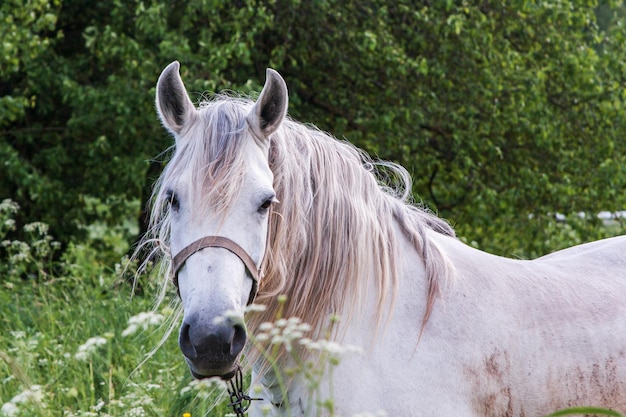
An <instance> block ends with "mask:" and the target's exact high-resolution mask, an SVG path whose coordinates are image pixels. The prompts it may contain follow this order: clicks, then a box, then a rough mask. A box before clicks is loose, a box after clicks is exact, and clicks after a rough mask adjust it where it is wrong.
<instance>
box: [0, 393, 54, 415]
mask: <svg viewBox="0 0 626 417" xmlns="http://www.w3.org/2000/svg"><path fill="white" fill-rule="evenodd" d="M43 399H44V392H43V391H42V389H41V385H32V386H31V387H30V388H27V389H25V390H24V391H22V392H20V393H19V394H17V395H16V396H15V397H13V398H11V400H10V401H9V402H6V403H4V404H3V405H2V408H0V414H1V415H3V416H7V417H13V416H17V415H18V414H19V412H20V408H19V406H18V404H25V403H38V404H40V405H41V406H44V404H43V403H42V401H43Z"/></svg>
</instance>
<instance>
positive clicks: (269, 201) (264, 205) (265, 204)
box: [258, 196, 278, 213]
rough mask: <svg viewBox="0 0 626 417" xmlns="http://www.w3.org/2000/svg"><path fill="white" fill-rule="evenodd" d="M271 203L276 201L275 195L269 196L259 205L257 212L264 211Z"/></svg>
mask: <svg viewBox="0 0 626 417" xmlns="http://www.w3.org/2000/svg"><path fill="white" fill-rule="evenodd" d="M272 203H278V200H277V199H276V196H272V197H271V198H268V199H267V200H265V201H264V202H263V204H261V205H260V206H259V210H258V211H259V213H265V212H266V211H267V210H268V209H269V208H270V207H271V206H272Z"/></svg>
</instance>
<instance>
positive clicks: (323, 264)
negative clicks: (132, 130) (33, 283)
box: [152, 64, 626, 417]
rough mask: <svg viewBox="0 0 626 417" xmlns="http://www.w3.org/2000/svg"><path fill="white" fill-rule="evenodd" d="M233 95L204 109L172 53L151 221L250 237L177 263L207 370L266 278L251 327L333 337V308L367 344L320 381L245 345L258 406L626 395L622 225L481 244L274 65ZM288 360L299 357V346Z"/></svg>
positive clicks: (188, 347) (341, 332)
mask: <svg viewBox="0 0 626 417" xmlns="http://www.w3.org/2000/svg"><path fill="white" fill-rule="evenodd" d="M224 101H225V103H224V104H223V106H224V107H223V108H222V107H219V106H222V104H221V102H220V101H218V102H216V103H213V104H206V105H204V106H203V107H201V108H200V109H195V108H194V106H193V105H192V104H191V103H190V101H189V99H188V97H187V95H186V92H185V90H184V86H183V84H182V81H181V80H180V76H179V75H178V65H177V64H171V65H170V66H169V67H168V68H166V70H164V72H163V74H162V75H161V78H160V79H159V84H158V87H157V108H158V110H159V114H160V116H161V120H162V121H163V123H164V125H165V126H166V127H167V128H168V129H169V130H170V131H171V132H172V133H173V134H174V136H175V137H176V152H175V154H174V156H173V158H172V161H171V162H170V164H169V165H168V167H167V169H166V171H165V173H164V174H163V177H162V178H161V180H160V182H159V185H158V187H157V191H156V198H155V200H156V203H155V207H156V209H155V210H154V211H153V213H156V214H153V227H152V228H153V230H156V231H157V233H156V234H157V237H158V238H159V241H160V242H161V244H164V243H165V244H167V246H168V247H167V249H166V251H167V250H169V254H170V255H175V254H176V253H178V252H181V251H183V249H184V248H185V247H186V246H187V247H188V246H189V245H190V244H191V245H193V243H192V242H194V241H195V240H196V239H198V238H200V237H203V236H206V235H210V236H212V237H215V236H224V237H225V238H227V239H229V240H231V241H233V242H234V245H235V246H237V247H238V248H239V249H237V250H232V249H224V248H220V247H208V248H207V247H202V248H200V247H197V248H193V251H192V252H191V253H192V254H191V255H190V256H189V257H188V258H186V260H185V261H183V262H182V263H181V264H180V265H177V266H176V268H175V270H174V271H172V273H173V274H174V277H175V278H177V282H178V285H179V292H180V296H181V300H182V304H183V308H184V318H183V324H182V326H181V332H180V338H179V344H180V346H181V350H182V351H183V353H184V355H185V357H186V360H187V362H188V363H189V366H190V369H191V371H192V373H193V375H194V376H196V377H197V378H204V377H212V376H218V377H222V378H224V379H228V378H230V377H231V376H232V374H233V370H234V369H235V367H236V363H237V359H238V357H239V354H240V352H242V350H243V345H244V344H245V342H246V337H247V332H246V326H245V325H244V324H243V320H244V318H243V314H244V308H245V306H246V303H247V302H249V301H251V300H252V299H253V298H254V296H255V295H256V291H255V290H254V288H255V285H256V284H255V285H253V283H254V282H255V280H257V279H259V280H260V282H259V283H258V284H259V298H258V302H260V303H261V304H264V305H265V306H266V307H267V310H266V312H264V313H262V314H261V315H259V316H258V317H257V316H252V317H248V318H246V325H247V330H248V331H250V332H251V333H253V334H254V333H256V332H257V331H258V330H259V328H260V327H261V323H262V322H263V321H267V320H271V319H273V318H275V316H276V314H277V313H278V312H282V313H284V314H286V315H287V317H289V316H290V315H297V316H299V317H300V319H302V320H303V321H305V322H310V323H312V325H313V332H314V337H322V336H323V335H324V326H325V325H326V324H327V321H326V318H327V316H328V315H329V314H337V315H338V316H339V317H341V321H340V322H339V324H338V327H337V328H336V329H335V331H334V333H333V334H334V336H335V337H336V339H337V340H339V341H340V342H341V343H344V344H349V345H356V346H361V347H362V348H363V349H364V352H363V353H362V354H359V355H356V354H351V355H346V356H345V357H342V359H341V360H340V362H339V363H338V364H337V365H336V366H334V367H333V368H332V371H328V372H327V374H325V376H324V378H323V380H322V381H321V382H320V384H319V385H318V386H316V387H315V390H316V393H315V394H313V393H312V391H311V389H310V388H309V387H307V385H306V383H305V382H306V381H304V379H303V377H302V376H298V375H296V376H294V377H293V378H291V379H287V380H286V383H285V384H284V385H282V386H279V384H278V383H277V378H276V375H275V372H276V371H277V370H276V369H274V370H269V371H268V370H267V366H265V365H266V364H267V362H266V361H265V360H264V358H263V356H262V355H260V354H258V352H257V353H255V351H254V349H252V348H251V349H249V350H248V351H247V353H248V358H249V360H250V361H251V365H252V369H253V381H256V382H259V383H260V384H261V385H262V388H261V391H262V392H261V396H262V397H263V398H264V400H263V401H259V402H256V401H255V402H253V404H252V408H251V415H253V416H262V415H263V416H265V415H274V416H303V417H304V416H317V415H324V413H325V412H326V411H325V410H326V408H325V407H324V406H322V404H321V403H320V399H321V400H325V399H328V398H332V399H333V401H334V412H335V413H336V415H343V416H350V415H352V414H354V413H361V412H376V411H378V410H384V411H385V412H386V413H387V415H389V416H399V415H402V416H425V417H426V416H428V417H430V416H437V415H441V416H444V415H446V416H452V415H453V416H467V417H470V416H476V417H478V416H486V417H491V416H506V417H513V416H515V417H522V416H540V415H544V414H547V413H550V412H553V411H555V410H557V409H559V408H563V407H570V406H582V405H592V406H601V407H608V408H612V409H615V410H618V411H621V412H626V303H625V301H626V272H625V271H626V237H619V238H613V239H607V240H603V241H599V242H594V243H589V244H585V245H581V246H577V247H574V248H570V249H566V250H562V251H559V252H556V253H554V254H551V255H548V256H544V257H542V258H538V259H535V260H512V259H507V258H502V257H498V256H494V255H490V254H487V253H485V252H481V251H479V250H476V249H474V248H471V247H470V246H467V245H465V244H463V243H462V242H460V241H459V240H458V239H456V238H455V237H454V233H453V231H452V230H451V228H449V226H447V224H445V223H444V222H442V221H441V220H440V219H437V218H436V217H435V216H434V215H431V214H429V213H426V212H425V211H423V210H421V209H417V208H415V207H411V206H409V205H407V204H406V203H405V202H404V201H403V199H402V196H400V198H399V197H398V196H396V195H394V194H393V193H387V192H385V191H384V190H383V189H381V188H380V187H379V185H378V182H377V179H376V178H375V176H374V175H372V170H369V169H367V167H368V166H369V165H370V163H369V162H368V161H367V159H364V156H363V155H362V154H361V153H359V152H358V151H356V150H355V149H354V148H352V147H350V146H349V145H346V144H344V143H339V142H337V141H336V140H334V139H333V138H330V137H328V135H324V134H322V133H321V132H319V131H316V130H312V129H310V128H306V127H303V126H302V125H301V124H298V123H297V122H293V121H291V120H289V119H285V113H286V106H287V91H286V86H285V84H284V81H282V79H281V78H280V76H279V75H278V74H277V73H274V72H269V71H268V81H267V82H266V86H265V87H264V89H263V91H262V92H261V95H260V96H259V99H258V100H257V102H256V104H252V103H251V102H243V101H236V100H235V101H229V100H224ZM224 109H226V110H224ZM198 153H204V157H203V159H202V158H201V159H199V160H198V161H196V162H194V159H193V158H197V155H196V154H198ZM194 155H196V156H194ZM364 162H365V167H364V166H363V163H364ZM399 172H400V174H402V172H401V171H399ZM199 195H200V196H199ZM279 201H280V203H279ZM269 213H274V214H273V215H272V216H270V214H269ZM240 252H245V253H247V254H248V255H249V257H250V258H251V262H253V263H256V265H259V266H260V267H259V269H260V270H261V271H260V273H259V274H258V276H259V278H256V274H254V273H252V271H250V269H251V267H250V266H249V265H250V262H247V263H246V262H242V259H243V257H245V256H243V255H241V254H240ZM264 254H265V255H264ZM265 257H267V261H268V262H267V268H263V267H262V264H264V262H263V259H264V258H265ZM279 293H285V294H288V299H287V302H286V304H284V305H283V304H281V305H280V306H279V303H278V302H277V301H276V295H277V294H279ZM277 363H278V367H279V368H281V369H280V370H287V369H289V368H290V367H291V366H292V365H293V362H292V361H291V359H290V358H289V356H288V355H283V356H280V357H279V358H278V362H277ZM253 396H254V395H253ZM268 413H269V414H268Z"/></svg>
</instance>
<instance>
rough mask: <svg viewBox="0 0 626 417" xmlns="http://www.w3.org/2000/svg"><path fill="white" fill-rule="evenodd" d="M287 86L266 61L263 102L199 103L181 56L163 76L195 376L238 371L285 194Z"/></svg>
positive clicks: (173, 241) (176, 253)
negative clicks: (276, 182)
mask: <svg viewBox="0 0 626 417" xmlns="http://www.w3.org/2000/svg"><path fill="white" fill-rule="evenodd" d="M287 103H288V95H287V87H286V85H285V82H284V80H283V79H282V78H281V77H280V75H279V74H278V73H277V72H276V71H273V70H271V69H268V70H267V79H266V83H265V86H264V87H263V90H262V91H261V94H260V95H259V98H258V100H257V101H256V103H254V104H252V103H250V102H247V101H244V100H242V101H241V102H238V103H237V105H226V104H224V105H223V106H222V107H219V106H218V105H217V104H216V105H215V106H212V105H211V104H210V103H208V104H205V105H202V106H200V107H199V108H196V107H195V106H194V105H193V103H192V102H191V100H190V98H189V96H188V94H187V92H186V89H185V86H184V84H183V82H182V79H181V77H180V74H179V64H178V62H173V63H171V64H170V65H169V66H168V67H167V68H165V70H163V72H162V74H161V76H160V77H159V80H158V83H157V92H156V107H157V111H158V114H159V117H160V119H161V121H162V123H163V125H164V126H165V128H166V129H167V130H169V131H170V132H171V133H172V134H173V136H174V138H175V151H174V154H173V156H172V159H171V161H170V162H169V164H168V166H167V167H166V169H165V171H164V173H163V175H162V177H161V179H160V186H159V189H158V192H157V194H156V198H157V200H159V199H160V200H161V201H162V203H161V205H162V210H163V211H164V212H165V213H166V214H165V216H166V217H167V220H168V221H167V227H168V228H169V230H168V232H167V234H168V235H169V249H170V253H171V254H172V256H173V262H172V273H173V278H174V282H175V283H176V285H177V288H178V291H179V295H180V299H181V301H182V306H183V310H184V314H183V322H182V325H181V328H180V334H179V346H180V349H181V351H182V353H183V355H184V356H185V358H186V360H187V363H188V365H189V368H190V370H191V372H192V374H193V375H194V377H196V378H205V377H212V376H219V377H222V378H224V379H228V378H230V377H231V376H232V375H233V373H234V371H235V369H236V367H237V358H238V356H239V354H240V353H241V351H242V349H243V347H244V345H245V343H246V337H247V336H246V326H245V323H244V318H243V315H244V311H245V307H246V305H247V304H249V303H251V302H252V301H253V299H254V296H255V295H256V289H257V285H258V282H257V281H258V280H259V279H260V276H262V273H259V270H260V269H262V264H263V259H264V257H265V252H266V250H267V245H268V242H267V240H268V223H269V217H270V213H271V211H272V205H273V204H275V203H277V201H278V200H277V199H276V192H275V190H274V188H273V174H272V171H271V170H270V167H269V162H268V155H269V143H270V137H271V135H272V133H274V132H275V131H276V130H277V129H278V128H279V127H280V125H281V123H282V121H283V120H284V119H285V117H286V112H287Z"/></svg>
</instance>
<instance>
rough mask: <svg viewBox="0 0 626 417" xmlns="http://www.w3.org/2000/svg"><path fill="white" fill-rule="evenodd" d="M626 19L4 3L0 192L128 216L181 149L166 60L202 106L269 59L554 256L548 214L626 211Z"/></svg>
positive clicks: (483, 222)
mask: <svg viewBox="0 0 626 417" xmlns="http://www.w3.org/2000/svg"><path fill="white" fill-rule="evenodd" d="M596 13H597V15H598V16H600V18H597V17H596ZM623 16H624V14H623V8H622V7H621V6H620V4H619V3H617V2H612V3H611V2H610V3H607V4H602V5H601V6H598V5H597V4H596V3H595V2H594V1H588V0H577V1H574V2H558V1H557V2H554V1H549V2H548V1H547V2H531V1H527V0H516V1H513V2H507V3H502V2H485V1H480V2H477V1H462V2H432V3H423V4H416V3H415V2H412V1H404V0H402V1H394V2H390V1H383V0H373V1H366V2H362V1H359V2H351V1H349V2H345V1H342V2H334V1H318V2H301V1H297V0H283V1H276V0H266V1H251V0H242V1H239V2H236V4H235V3H233V2H230V1H223V0H213V1H206V0H191V1H173V2H162V1H156V0H150V1H140V0H133V1H129V2H122V1H119V0H105V1H100V2H97V3H95V4H94V3H93V2H87V1H85V0H73V1H65V2H62V1H61V0H38V1H30V2H23V1H20V0H11V1H5V2H3V3H2V5H0V34H3V42H2V44H1V45H0V48H1V49H0V52H1V53H0V80H2V82H1V83H0V85H1V88H0V129H1V130H0V152H2V154H3V156H4V158H3V161H4V163H3V164H2V165H0V176H1V177H2V178H3V181H2V183H0V196H3V197H9V196H10V197H11V198H12V199H14V200H15V201H17V202H19V204H20V206H21V207H22V208H23V212H22V213H23V214H22V217H21V218H20V219H18V222H19V223H20V225H23V224H26V223H29V222H32V221H33V220H35V219H37V220H42V221H44V222H46V223H47V224H50V226H51V230H52V232H53V234H54V235H55V236H58V239H59V241H61V242H63V243H65V244H67V243H68V242H70V241H71V240H75V241H76V240H80V239H84V238H86V237H88V236H90V235H91V236H92V238H93V236H94V235H93V233H92V231H93V230H94V228H98V227H108V226H111V225H115V224H117V223H118V222H120V219H132V221H133V222H135V221H137V220H138V219H141V218H142V216H143V215H144V214H143V213H142V211H141V209H140V207H143V204H144V203H145V201H146V200H147V198H148V195H149V193H150V187H151V184H152V183H153V182H154V179H155V178H156V176H157V175H158V173H159V172H160V170H161V169H162V162H161V161H160V159H157V160H154V159H153V158H155V156H157V155H159V154H161V152H163V151H164V150H165V149H166V148H167V147H168V146H169V145H170V144H171V139H170V138H169V137H168V136H167V134H166V133H165V132H164V131H163V129H162V128H161V127H160V126H159V125H158V123H157V121H156V116H155V112H154V109H153V95H154V85H155V82H156V78H157V76H158V74H159V72H160V70H161V69H162V68H163V67H164V66H165V65H166V64H167V63H169V62H171V61H172V60H174V59H177V60H179V61H181V63H182V71H183V77H184V79H185V80H187V82H188V85H187V87H188V89H189V90H190V91H191V92H192V94H193V95H195V97H196V98H197V99H198V100H199V99H200V98H202V97H203V95H204V93H205V92H212V91H218V90H223V89H229V90H237V91H244V92H249V91H253V90H258V89H259V88H260V85H261V83H262V81H263V74H264V69H265V67H267V66H272V67H275V68H276V69H278V70H279V71H280V72H281V73H282V74H283V75H284V76H285V78H286V80H287V83H288V85H289V88H290V100H291V106H290V112H291V114H292V115H293V116H294V117H295V118H297V119H300V120H303V121H307V122H313V123H315V124H318V125H319V126H320V127H321V128H322V129H325V130H328V131H331V132H333V133H334V134H335V135H336V136H338V137H340V138H343V137H345V138H347V139H348V140H350V141H352V142H354V143H355V144H357V145H358V146H361V147H363V148H365V149H366V150H367V151H368V152H370V153H373V154H375V155H377V156H379V157H380V158H382V159H391V160H394V161H397V162H399V163H401V164H403V165H404V166H406V167H407V168H409V170H410V171H411V172H412V173H413V175H414V178H415V185H414V190H413V191H414V192H415V193H416V195H419V196H420V197H421V199H422V200H423V201H424V203H426V204H427V205H428V206H430V207H431V208H433V209H435V210H437V211H438V212H439V213H440V214H441V215H443V216H444V217H446V218H448V219H450V220H451V221H453V223H454V224H455V225H456V228H457V230H458V233H459V235H461V236H463V237H465V238H466V239H468V240H471V241H474V242H476V243H477V244H478V245H479V246H480V247H481V248H483V249H486V250H489V251H492V252H496V253H502V254H507V255H510V254H513V253H516V254H517V253H520V254H522V255H521V256H525V257H526V256H535V255H538V254H542V253H545V252H547V251H550V250H553V249H555V247H557V246H561V244H557V246H553V244H552V241H551V240H550V239H547V240H546V239H543V238H540V239H539V241H533V239H534V238H535V236H536V235H537V234H538V231H541V230H544V229H548V228H549V227H550V223H551V222H553V221H554V218H553V217H550V216H548V215H547V214H548V213H562V214H564V215H567V216H572V215H574V214H575V213H578V212H584V213H587V214H588V215H587V217H586V219H588V222H582V223H581V224H579V225H578V226H577V227H580V229H581V233H580V236H581V237H582V239H583V240H587V239H588V238H590V237H592V236H593V235H595V234H596V233H595V232H594V230H595V229H596V227H597V221H596V220H594V216H592V215H590V214H592V213H597V212H599V211H603V210H608V211H618V210H622V209H623V208H624V207H625V200H626V196H625V195H624V193H622V192H621V190H622V189H624V186H625V185H626V184H625V182H626V173H625V172H624V169H625V168H624V167H625V166H626V152H625V146H626V145H625V143H624V142H625V141H624V139H623V138H624V137H625V132H626V126H625V123H626V122H625V120H626V118H625V117H624V115H625V114H624V113H625V110H624V97H625V93H624V91H626V89H625V88H624V77H625V75H626V64H625V62H624V60H623V57H622V55H623V54H622V52H623V50H624V49H625V47H626V45H625V42H626V39H625V37H624V31H623V20H624V17H623ZM596 21H599V22H600V24H601V28H600V27H599V26H598V24H597V23H596ZM94 201H98V202H99V203H98V205H106V206H107V209H106V210H94V209H93V206H94V204H93V202H94ZM139 201H140V202H141V205H140V204H139ZM576 222H578V220H576ZM578 223H580V222H578ZM142 227H144V224H143V223H140V228H142ZM140 228H139V229H138V228H137V227H123V228H122V229H118V231H117V232H116V234H117V236H118V240H119V239H122V240H124V241H126V242H129V243H130V242H132V240H133V239H134V238H135V237H136V235H137V234H139V233H140V232H141V229H140ZM16 230H17V232H19V233H21V232H20V231H21V230H22V229H21V228H20V227H18V228H17V229H16ZM620 231H621V230H616V232H618V233H619V232H620ZM17 232H16V233H17ZM539 234H540V233H539ZM18 238H22V239H23V238H24V237H23V236H22V235H20V236H18ZM92 241H93V243H94V244H97V245H99V247H101V248H102V253H103V256H106V254H113V255H115V256H118V253H119V251H121V250H122V249H121V248H122V246H123V245H119V244H118V243H112V242H111V241H110V240H109V241H106V239H101V238H93V240H92ZM559 243H562V242H559ZM568 243H569V242H568Z"/></svg>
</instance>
